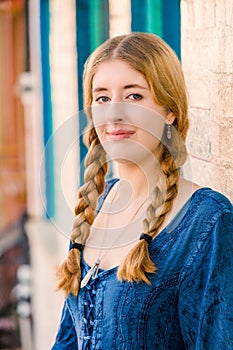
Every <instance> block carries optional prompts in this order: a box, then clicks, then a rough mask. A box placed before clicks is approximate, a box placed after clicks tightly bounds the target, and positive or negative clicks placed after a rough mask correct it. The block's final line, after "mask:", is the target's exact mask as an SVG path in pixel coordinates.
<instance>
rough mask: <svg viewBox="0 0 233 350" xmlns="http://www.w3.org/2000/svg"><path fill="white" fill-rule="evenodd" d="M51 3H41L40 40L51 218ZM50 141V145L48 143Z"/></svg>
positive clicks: (47, 211) (46, 163)
mask: <svg viewBox="0 0 233 350" xmlns="http://www.w3.org/2000/svg"><path fill="white" fill-rule="evenodd" d="M49 16H50V14H49V1H48V0H42V1H41V2H40V38H41V42H40V44H41V65H42V66H41V68H42V97H43V127H44V146H45V147H46V146H47V145H48V147H46V154H45V193H46V196H45V198H46V214H47V215H48V216H49V217H53V216H54V215H55V200H54V197H55V191H54V157H53V142H52V140H50V137H51V135H52V132H53V121H52V100H51V81H50V58H49V52H50V43H49V36H50V18H49ZM49 140H50V142H49V144H48V141H49Z"/></svg>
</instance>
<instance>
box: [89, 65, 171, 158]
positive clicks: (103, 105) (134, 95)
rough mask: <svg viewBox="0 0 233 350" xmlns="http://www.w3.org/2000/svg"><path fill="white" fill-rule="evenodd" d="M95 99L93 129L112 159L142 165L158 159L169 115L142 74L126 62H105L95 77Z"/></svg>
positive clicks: (93, 84)
mask: <svg viewBox="0 0 233 350" xmlns="http://www.w3.org/2000/svg"><path fill="white" fill-rule="evenodd" d="M92 96H93V100H92V117H93V122H94V126H95V129H96V132H97V135H98V137H99V140H100V142H101V144H102V145H103V147H104V149H105V151H106V153H107V154H108V155H109V156H110V157H111V158H112V159H113V160H117V161H121V162H122V161H132V162H139V163H140V162H141V161H143V160H144V158H145V157H147V156H151V155H153V156H156V150H157V147H158V145H159V143H160V141H161V138H162V134H163V129H164V124H165V122H166V117H167V113H166V112H165V108H163V107H162V106H159V105H158V104H156V103H155V101H154V98H153V95H152V93H151V91H150V88H149V86H148V84H147V81H146V79H145V78H144V76H143V75H142V74H141V73H139V72H138V71H136V70H135V69H133V68H132V67H131V66H130V65H129V64H128V63H126V62H125V61H123V60H109V61H105V62H103V63H101V64H100V65H99V66H98V68H97V71H96V73H95V75H94V77H93V83H92ZM172 121H173V120H172ZM172 121H171V122H172Z"/></svg>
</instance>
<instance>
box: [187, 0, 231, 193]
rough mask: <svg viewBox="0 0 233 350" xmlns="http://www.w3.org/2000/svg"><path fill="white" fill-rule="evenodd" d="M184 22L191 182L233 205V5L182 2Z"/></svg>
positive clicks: (228, 0)
mask: <svg viewBox="0 0 233 350" xmlns="http://www.w3.org/2000/svg"><path fill="white" fill-rule="evenodd" d="M181 23H182V24H181V34H182V38H181V39H182V40H181V43H182V44H181V46H182V47H181V51H182V66H183V70H184V73H185V79H186V84H187V88H188V94H189V106H190V114H189V116H190V124H191V125H190V131H189V135H188V141H187V146H188V150H189V154H190V163H191V168H192V171H191V172H189V174H188V175H187V177H191V178H192V180H193V181H195V182H197V183H199V184H201V185H204V186H210V187H213V188H215V189H217V190H218V191H220V192H222V193H224V194H226V195H227V196H228V197H229V198H230V199H231V200H233V147H232V141H233V137H232V135H233V46H232V42H233V3H232V1H231V0H221V1H218V0H204V1H203V0H195V1H193V0H182V1H181Z"/></svg>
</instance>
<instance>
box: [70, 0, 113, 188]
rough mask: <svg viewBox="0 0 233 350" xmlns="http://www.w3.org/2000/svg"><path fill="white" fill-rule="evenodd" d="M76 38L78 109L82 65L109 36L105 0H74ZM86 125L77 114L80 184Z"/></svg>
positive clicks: (82, 116)
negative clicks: (83, 137) (83, 134)
mask: <svg viewBox="0 0 233 350" xmlns="http://www.w3.org/2000/svg"><path fill="white" fill-rule="evenodd" d="M76 25H77V27H76V38H77V39H76V40H77V52H78V101H79V111H82V110H83V89H82V80H83V67H84V63H85V61H86V59H87V57H88V56H89V55H90V53H91V52H92V51H93V49H94V48H95V47H96V46H98V45H99V44H101V43H102V42H103V41H104V40H105V39H107V38H108V37H109V8H108V1H106V0H97V1H89V0H76ZM85 127H86V118H85V116H84V113H80V114H79V130H80V135H79V136H80V141H79V145H80V169H79V173H80V184H82V183H83V175H84V164H83V161H84V158H85V156H86V147H85V146H84V144H83V141H82V133H83V131H84V129H85Z"/></svg>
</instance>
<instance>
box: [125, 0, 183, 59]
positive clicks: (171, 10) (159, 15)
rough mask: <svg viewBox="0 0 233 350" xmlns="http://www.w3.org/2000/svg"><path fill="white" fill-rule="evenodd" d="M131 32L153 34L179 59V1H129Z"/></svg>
mask: <svg viewBox="0 0 233 350" xmlns="http://www.w3.org/2000/svg"><path fill="white" fill-rule="evenodd" d="M131 14H132V22H131V29H132V31H139V32H149V33H154V34H157V35H158V36H160V37H161V38H163V39H164V40H165V41H166V42H167V43H168V44H169V45H170V46H171V47H172V48H173V50H174V51H175V52H176V54H177V56H178V57H180V0H175V1H174V0H163V1H162V0H145V1H143V2H142V1H140V0H131Z"/></svg>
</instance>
